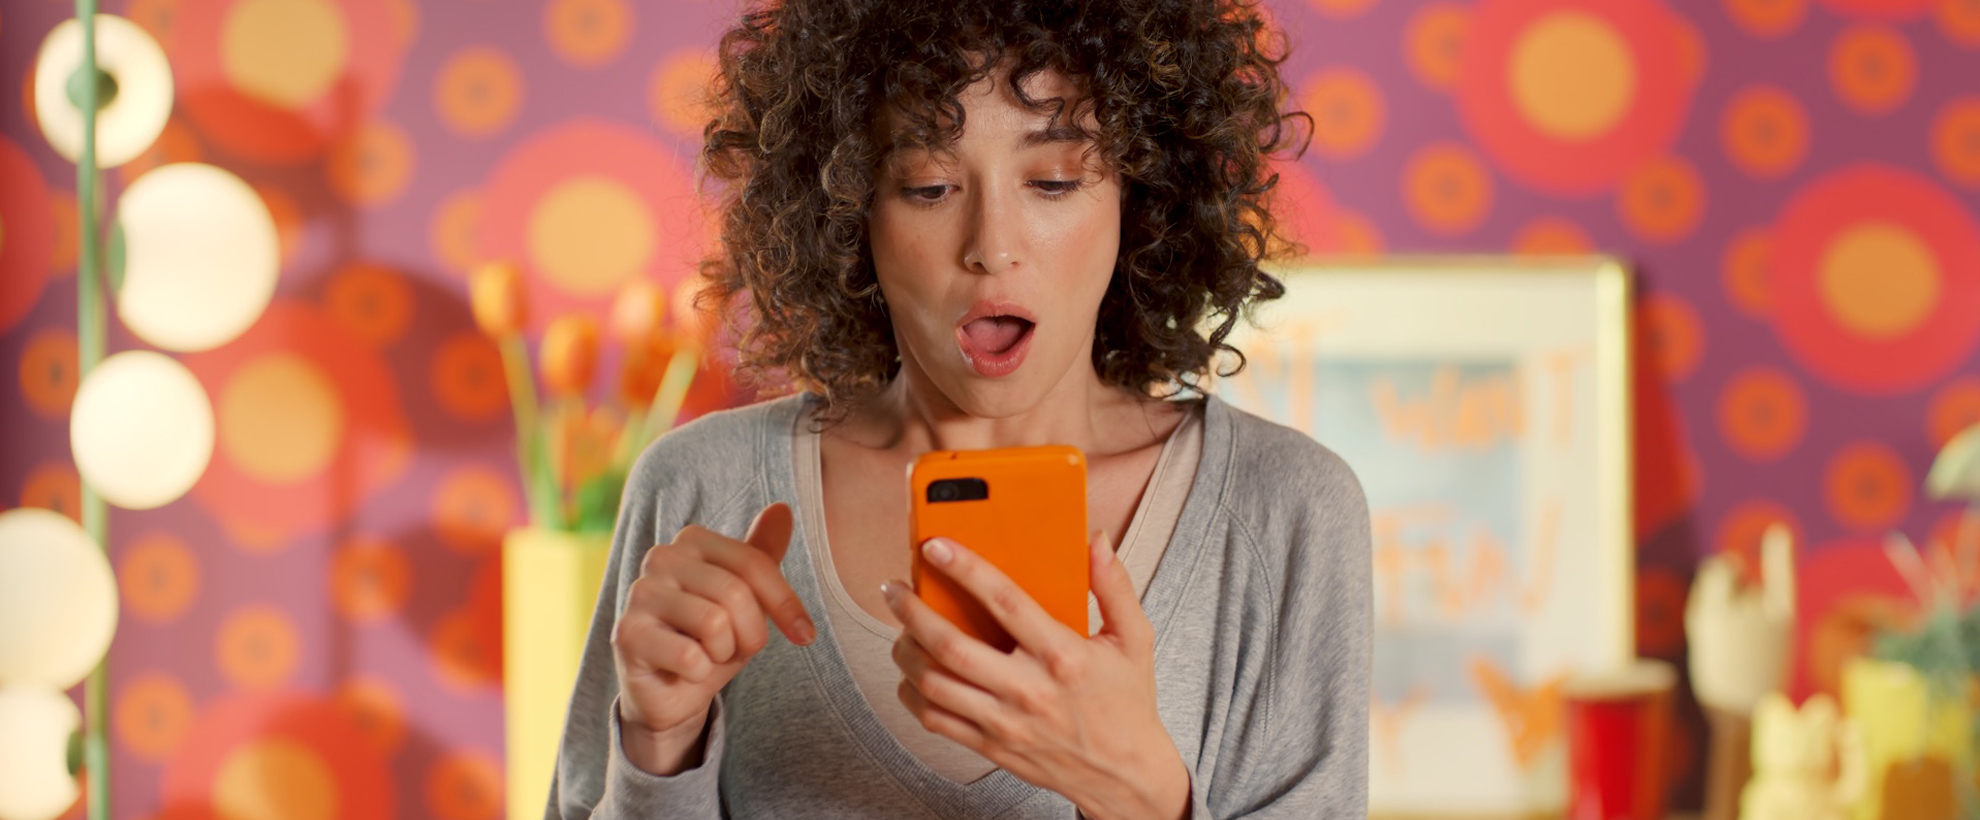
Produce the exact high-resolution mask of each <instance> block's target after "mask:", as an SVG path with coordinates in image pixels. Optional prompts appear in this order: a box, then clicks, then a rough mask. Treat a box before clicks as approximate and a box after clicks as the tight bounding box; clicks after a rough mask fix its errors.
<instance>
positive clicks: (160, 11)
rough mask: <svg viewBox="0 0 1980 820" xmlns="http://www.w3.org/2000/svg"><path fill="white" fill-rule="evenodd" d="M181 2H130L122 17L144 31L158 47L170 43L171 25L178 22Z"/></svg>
mask: <svg viewBox="0 0 1980 820" xmlns="http://www.w3.org/2000/svg"><path fill="white" fill-rule="evenodd" d="M182 5H184V3H183V0H131V3H130V5H128V6H125V7H124V12H123V14H124V17H125V18H126V19H128V20H130V21H131V22H133V23H136V24H138V27H139V28H142V29H144V30H145V32H146V33H148V34H150V35H151V36H152V38H154V39H156V40H157V41H158V42H159V44H160V45H165V44H168V43H170V42H172V31H173V24H174V23H176V22H177V21H178V16H179V7H180V6H182Z"/></svg>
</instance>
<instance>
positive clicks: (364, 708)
mask: <svg viewBox="0 0 1980 820" xmlns="http://www.w3.org/2000/svg"><path fill="white" fill-rule="evenodd" d="M331 700H333V701H334V702H335V703H336V704H337V708H339V709H341V710H343V712H344V714H345V715H346V716H347V717H349V718H350V722H351V725H352V726H353V727H356V728H357V730H358V733H359V734H361V735H363V736H364V739H365V740H366V741H368V742H369V743H370V744H371V746H372V748H373V749H375V750H377V752H378V753H379V754H381V755H388V756H389V755H391V754H392V752H394V751H396V750H397V749H398V748H399V742H400V741H401V740H403V739H404V738H405V732H406V710H405V705H404V703H403V702H402V701H401V699H400V697H399V695H398V693H397V692H396V691H394V690H393V688H392V685H391V683H389V682H387V681H386V680H384V679H382V678H376V677H370V676H358V677H352V678H347V679H345V681H344V682H343V684H342V685H340V686H338V687H337V691H336V692H335V693H333V694H332V695H331Z"/></svg>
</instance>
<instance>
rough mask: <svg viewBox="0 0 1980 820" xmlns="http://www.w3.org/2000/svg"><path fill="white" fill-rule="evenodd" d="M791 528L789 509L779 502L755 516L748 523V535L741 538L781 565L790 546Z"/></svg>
mask: <svg viewBox="0 0 1980 820" xmlns="http://www.w3.org/2000/svg"><path fill="white" fill-rule="evenodd" d="M791 527H792V522H791V507H790V505H789V504H785V503H783V502H781V501H779V502H777V503H774V504H771V505H770V506H767V507H764V508H763V510H762V511H761V512H758V513H757V514H756V520H754V521H751V522H749V533H748V534H747V535H744V536H743V542H744V543H747V544H749V545H750V546H752V547H755V548H757V549H760V550H762V551H764V552H765V553H767V554H768V555H769V556H770V557H771V558H772V559H773V560H775V561H777V562H778V563H780V564H781V563H783V561H784V552H785V550H788V549H790V546H791Z"/></svg>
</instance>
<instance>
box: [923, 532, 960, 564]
mask: <svg viewBox="0 0 1980 820" xmlns="http://www.w3.org/2000/svg"><path fill="white" fill-rule="evenodd" d="M921 554H923V555H926V556H928V560H930V561H933V562H935V565H936V566H948V565H949V562H950V561H951V560H953V559H954V558H955V557H956V551H955V550H952V549H950V548H949V541H948V539H946V538H930V539H928V543H926V544H923V545H921Z"/></svg>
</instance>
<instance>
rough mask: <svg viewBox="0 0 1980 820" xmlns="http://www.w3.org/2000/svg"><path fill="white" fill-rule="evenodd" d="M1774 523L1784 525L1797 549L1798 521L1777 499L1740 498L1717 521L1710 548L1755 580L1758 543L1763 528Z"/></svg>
mask: <svg viewBox="0 0 1980 820" xmlns="http://www.w3.org/2000/svg"><path fill="white" fill-rule="evenodd" d="M1775 524H1780V525H1782V526H1785V527H1787V529H1788V538H1789V540H1790V542H1791V543H1793V544H1795V545H1796V549H1797V551H1798V550H1800V549H1801V547H1800V545H1801V544H1802V543H1804V542H1803V541H1802V537H1803V536H1802V533H1801V522H1800V520H1799V519H1796V518H1795V516H1794V513H1793V512H1792V511H1790V510H1788V508H1787V507H1785V506H1782V505H1781V504H1780V503H1779V502H1776V501H1771V500H1768V499H1764V498H1755V499H1748V500H1746V501H1742V502H1740V503H1738V504H1736V505H1734V506H1733V508H1732V510H1730V511H1728V512H1727V513H1726V516H1725V518H1722V519H1720V520H1719V528H1718V531H1717V533H1716V535H1715V536H1714V537H1713V539H1712V549H1713V550H1714V551H1715V552H1718V553H1720V554H1724V555H1730V556H1733V557H1734V558H1735V559H1736V560H1737V561H1738V562H1739V563H1740V565H1741V567H1742V570H1743V571H1744V572H1745V573H1746V574H1747V577H1748V578H1749V579H1751V580H1756V581H1757V580H1759V573H1760V544H1761V542H1762V541H1763V540H1764V539H1765V538H1766V535H1767V530H1768V529H1770V528H1772V527H1773V526H1774V525H1775Z"/></svg>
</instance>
